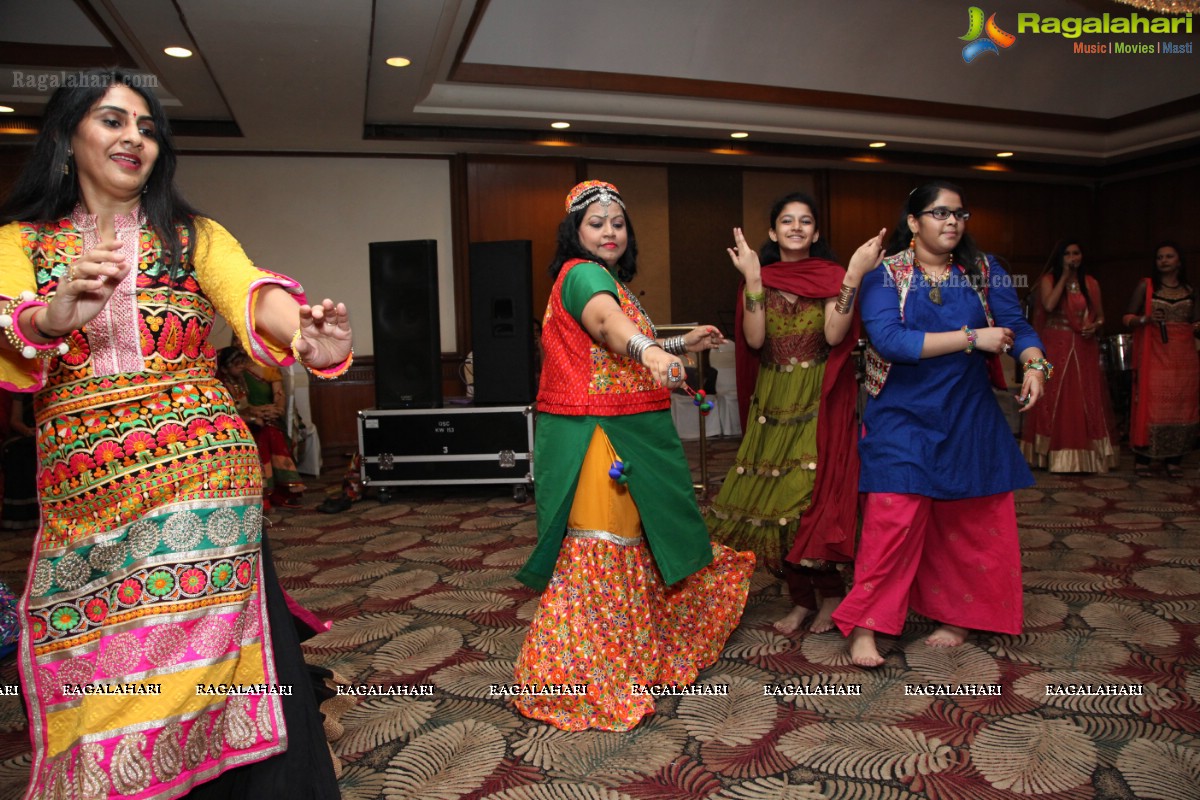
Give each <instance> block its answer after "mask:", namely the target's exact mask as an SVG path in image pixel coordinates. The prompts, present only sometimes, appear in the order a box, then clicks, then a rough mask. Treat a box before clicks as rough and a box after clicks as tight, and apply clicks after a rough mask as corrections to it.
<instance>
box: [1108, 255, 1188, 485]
mask: <svg viewBox="0 0 1200 800" xmlns="http://www.w3.org/2000/svg"><path fill="white" fill-rule="evenodd" d="M1184 266H1185V265H1184V262H1183V253H1182V252H1181V251H1180V249H1179V247H1178V246H1176V245H1175V244H1174V243H1173V242H1163V243H1162V244H1160V245H1159V246H1158V247H1157V248H1156V249H1155V257H1154V270H1153V271H1152V272H1151V274H1150V277H1148V278H1146V279H1144V280H1143V281H1142V283H1140V284H1139V285H1138V287H1137V289H1135V290H1134V292H1133V297H1132V298H1130V301H1129V308H1128V309H1127V311H1126V313H1125V317H1124V321H1125V325H1126V326H1128V327H1130V328H1132V329H1133V369H1134V381H1133V408H1132V412H1131V417H1132V421H1131V422H1130V426H1129V445H1130V447H1131V448H1132V449H1133V452H1134V457H1135V459H1136V463H1137V466H1136V470H1137V473H1138V475H1142V476H1147V475H1151V474H1153V468H1152V465H1151V461H1157V460H1161V461H1163V462H1164V463H1165V468H1166V472H1167V475H1168V476H1170V477H1179V476H1181V475H1182V474H1183V465H1182V463H1181V462H1182V461H1183V457H1184V456H1185V455H1187V454H1188V453H1189V452H1191V450H1192V448H1193V447H1194V446H1195V444H1196V434H1197V432H1200V357H1198V356H1197V354H1196V343H1195V335H1196V332H1197V330H1200V321H1198V320H1200V313H1198V312H1200V308H1198V304H1197V303H1196V290H1195V289H1193V288H1192V286H1191V284H1189V283H1188V280H1187V273H1186V271H1185V269H1184Z"/></svg>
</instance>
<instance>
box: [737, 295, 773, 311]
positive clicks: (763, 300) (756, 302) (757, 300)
mask: <svg viewBox="0 0 1200 800" xmlns="http://www.w3.org/2000/svg"><path fill="white" fill-rule="evenodd" d="M742 295H743V296H744V297H745V298H746V310H747V311H757V310H758V309H760V308H766V307H767V293H766V292H746V291H743V292H742Z"/></svg>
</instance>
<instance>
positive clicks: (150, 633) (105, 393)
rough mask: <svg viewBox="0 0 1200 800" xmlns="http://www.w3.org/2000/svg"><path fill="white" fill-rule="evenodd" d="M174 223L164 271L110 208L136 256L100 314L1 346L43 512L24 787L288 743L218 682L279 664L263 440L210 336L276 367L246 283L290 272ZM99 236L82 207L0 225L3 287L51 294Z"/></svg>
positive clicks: (131, 222) (32, 604)
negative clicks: (66, 329)
mask: <svg viewBox="0 0 1200 800" xmlns="http://www.w3.org/2000/svg"><path fill="white" fill-rule="evenodd" d="M181 233H182V234H183V236H184V239H185V241H184V245H185V251H184V258H182V259H181V262H182V263H179V264H177V265H175V266H174V268H172V265H171V264H169V263H167V259H166V258H165V256H164V252H163V249H164V248H163V245H162V243H161V242H160V241H159V240H158V237H157V236H156V235H155V233H154V232H153V231H152V229H151V228H150V227H149V226H148V225H146V224H145V221H144V218H142V217H140V216H138V217H132V216H131V217H118V218H117V219H116V235H117V238H118V239H119V241H120V243H121V252H122V253H123V255H124V256H125V259H126V261H127V263H131V264H133V265H134V268H133V269H131V270H130V271H129V272H128V274H127V275H126V277H125V279H124V280H123V281H122V282H121V284H120V285H119V286H118V287H117V289H116V291H115V293H114V294H113V296H112V299H111V300H110V302H109V303H108V304H107V306H106V307H105V309H104V310H103V311H102V313H101V314H100V315H98V316H97V317H96V318H95V319H93V320H92V321H91V322H90V323H88V324H87V325H86V326H85V327H84V328H83V329H82V330H78V331H74V332H72V333H71V334H70V335H69V337H68V340H67V341H68V343H69V345H70V350H69V351H68V352H67V353H66V354H65V355H63V356H62V357H61V358H54V359H50V360H48V361H39V360H32V359H31V360H26V359H24V358H22V357H21V356H20V355H19V354H17V353H13V352H4V353H2V354H0V383H2V384H3V385H4V386H5V387H6V388H9V389H12V390H15V391H26V392H28V391H36V392H37V395H36V400H35V411H36V418H37V439H38V457H39V466H38V476H37V482H38V491H39V495H40V498H41V506H42V524H41V528H40V529H39V531H38V535H37V538H36V540H35V543H34V550H33V558H32V560H31V564H30V569H29V580H28V584H27V586H26V589H25V592H24V596H23V597H22V600H21V614H22V618H23V619H24V620H25V622H26V626H27V627H26V630H25V631H24V634H23V636H22V638H21V644H20V651H19V659H20V668H21V678H22V684H23V692H24V696H25V701H26V703H27V705H28V707H29V715H30V725H31V730H30V735H31V739H32V743H33V770H32V780H31V785H30V789H29V795H28V796H30V797H41V796H46V797H75V796H80V797H96V796H100V797H104V796H109V795H110V794H111V795H123V796H130V797H135V798H139V800H140V799H142V798H173V797H179V796H181V795H183V794H186V793H187V792H188V790H189V789H190V788H191V787H192V786H193V785H195V784H198V783H201V782H203V781H205V780H208V779H210V778H212V777H215V776H216V775H218V774H219V773H221V772H223V771H225V770H226V769H229V768H231V767H234V766H238V765H241V764H247V763H251V762H254V761H259V760H261V759H264V758H267V757H269V756H271V755H274V754H277V753H279V752H282V751H283V750H284V749H285V747H286V741H287V740H286V732H285V730H284V727H283V718H282V714H281V710H280V704H279V698H278V697H277V696H273V695H270V694H247V695H230V694H228V693H227V692H226V690H225V689H223V688H220V687H221V685H223V684H224V685H229V684H241V685H243V686H253V685H263V684H266V685H271V684H274V683H276V679H275V676H276V673H275V663H274V659H273V658H272V653H271V648H270V631H269V630H268V629H267V628H268V623H267V615H266V610H265V603H264V597H263V593H262V591H261V581H262V565H261V563H260V555H261V548H260V542H261V535H262V534H261V522H262V508H261V472H260V469H259V463H258V454H257V452H256V450H255V447H254V440H253V438H252V437H251V435H250V432H249V431H248V430H247V428H246V426H245V424H244V423H243V422H242V421H241V419H240V417H239V416H238V414H237V410H236V408H235V407H234V403H233V401H232V399H231V398H230V396H229V394H228V393H227V392H226V390H225V388H224V387H223V386H222V385H221V384H220V383H219V382H218V381H217V379H216V377H215V361H214V356H215V353H214V351H213V348H212V347H211V346H210V345H209V343H208V335H209V332H210V331H211V329H212V323H213V317H214V315H215V314H216V313H217V312H220V313H221V315H222V316H224V317H225V319H226V320H227V321H228V322H229V323H230V325H231V326H232V327H233V328H234V330H235V332H236V333H237V335H238V337H239V338H240V339H241V341H242V343H243V346H244V347H245V348H246V350H247V352H250V353H252V354H253V355H254V356H255V357H256V358H257V359H258V360H260V361H269V362H272V363H286V362H287V361H290V358H288V357H286V356H285V355H284V354H283V353H282V352H277V351H272V350H271V349H270V348H269V347H268V346H267V345H266V343H265V342H263V341H262V340H260V339H258V338H256V337H255V336H254V334H253V333H252V331H253V320H252V310H253V307H254V301H255V298H256V291H257V289H258V288H260V287H261V286H264V285H269V284H276V285H280V286H283V287H285V288H286V289H287V290H289V291H291V292H293V293H296V294H299V293H300V287H299V286H298V285H297V284H296V283H295V282H293V281H291V280H290V279H287V278H285V277H282V276H279V275H275V274H272V273H269V272H265V271H263V270H259V269H257V268H256V267H255V266H254V265H253V264H252V263H251V262H250V261H249V259H248V258H247V257H246V256H245V254H244V253H243V251H242V249H241V247H240V246H239V245H238V243H237V242H236V240H234V239H233V237H232V236H230V235H229V234H228V233H227V232H226V231H225V230H224V229H223V228H222V227H221V226H220V225H218V224H216V223H215V222H212V221H211V220H207V219H202V218H198V219H196V220H195V230H194V232H191V235H190V236H189V233H188V232H187V231H186V230H185V229H183V228H181ZM98 238H99V237H98V234H97V231H96V228H95V224H94V220H93V219H92V218H89V217H87V216H86V215H84V214H82V213H81V212H76V214H74V215H73V216H72V217H70V218H65V219H62V220H59V221H57V222H52V223H48V224H32V223H12V224H10V225H7V226H5V227H4V228H0V295H2V296H5V297H13V296H15V295H17V294H18V293H19V292H21V291H24V290H32V291H35V292H36V293H37V294H38V295H39V296H41V297H43V298H45V297H47V296H49V295H51V294H53V292H54V291H55V288H56V287H57V285H58V282H59V281H60V280H62V279H63V278H64V276H65V275H66V274H67V270H68V268H69V266H70V264H71V262H72V261H74V260H75V258H77V257H78V256H79V255H80V254H81V253H82V252H85V251H86V250H87V249H89V248H91V247H93V246H94V245H95V244H96V243H97V241H98ZM198 687H206V689H205V690H203V691H202V690H200V689H198ZM207 687H214V689H213V693H211V694H209V693H207ZM114 691H118V692H125V693H123V694H111V693H110V692H114Z"/></svg>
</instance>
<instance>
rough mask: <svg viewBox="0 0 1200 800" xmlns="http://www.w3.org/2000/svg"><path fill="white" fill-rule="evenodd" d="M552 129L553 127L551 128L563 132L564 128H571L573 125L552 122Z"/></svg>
mask: <svg viewBox="0 0 1200 800" xmlns="http://www.w3.org/2000/svg"><path fill="white" fill-rule="evenodd" d="M550 127H551V128H557V129H558V130H560V131H561V130H563V129H564V128H569V127H571V123H569V122H551V123H550Z"/></svg>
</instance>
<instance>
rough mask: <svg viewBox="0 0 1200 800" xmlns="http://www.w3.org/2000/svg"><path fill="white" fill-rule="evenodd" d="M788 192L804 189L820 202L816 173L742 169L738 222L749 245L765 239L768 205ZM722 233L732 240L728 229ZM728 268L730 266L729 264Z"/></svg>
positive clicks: (768, 228)
mask: <svg viewBox="0 0 1200 800" xmlns="http://www.w3.org/2000/svg"><path fill="white" fill-rule="evenodd" d="M792 192H804V193H805V194H807V195H809V196H811V197H812V198H813V199H814V200H815V201H816V202H817V204H818V205H820V204H821V198H820V197H819V196H818V192H817V180H816V175H815V174H814V173H812V172H782V171H781V172H767V171H763V170H746V171H745V172H743V173H742V219H741V222H739V223H738V225H739V226H741V228H742V229H744V230H745V232H746V241H748V242H749V243H750V244H751V246H753V247H759V246H761V245H762V243H763V242H765V241H766V240H767V231H768V230H770V228H771V225H770V221H769V220H768V219H767V217H768V216H769V215H770V213H771V206H773V205H774V204H775V201H776V200H778V199H779V198H781V197H783V196H784V195H787V194H791V193H792ZM821 221H822V224H824V223H825V222H826V220H825V219H824V217H822V220H821ZM726 233H727V234H729V241H730V244H732V243H733V234H732V231H726ZM821 235H822V236H825V235H826V232H825V231H822V232H821ZM729 268H730V269H734V267H733V265H732V264H730V265H729Z"/></svg>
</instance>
